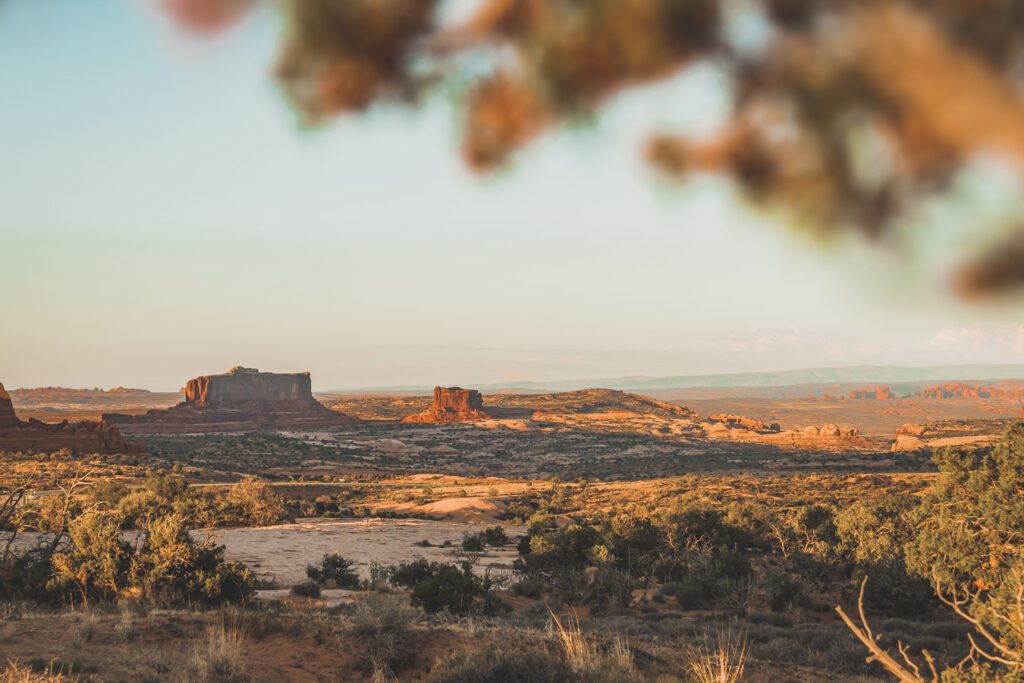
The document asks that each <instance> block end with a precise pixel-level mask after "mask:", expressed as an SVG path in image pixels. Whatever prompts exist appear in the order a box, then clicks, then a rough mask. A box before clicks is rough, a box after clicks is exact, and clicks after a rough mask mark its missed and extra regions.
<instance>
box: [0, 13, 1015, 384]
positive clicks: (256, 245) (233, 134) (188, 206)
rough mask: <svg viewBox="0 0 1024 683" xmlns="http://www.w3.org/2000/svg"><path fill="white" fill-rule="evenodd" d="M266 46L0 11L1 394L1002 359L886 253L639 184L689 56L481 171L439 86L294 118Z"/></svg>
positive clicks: (959, 311)
mask: <svg viewBox="0 0 1024 683" xmlns="http://www.w3.org/2000/svg"><path fill="white" fill-rule="evenodd" d="M277 30H278V29H277V24H276V21H275V19H274V18H273V17H272V16H270V15H268V14H261V15H258V16H256V17H254V18H252V19H249V20H247V21H246V22H244V23H243V24H242V25H241V26H239V27H237V28H236V29H233V30H232V31H230V32H229V33H227V34H225V35H223V36H220V37H218V38H216V39H214V40H202V39H198V38H195V37H192V36H187V35H184V34H182V32H181V31H180V30H178V29H177V28H175V27H174V26H172V25H170V24H169V23H168V22H167V21H166V19H164V18H163V17H162V16H161V15H160V14H159V13H158V12H157V11H156V10H155V9H154V3H153V2H149V1H148V0H101V1H99V2H82V0H47V2H40V1H39V0H8V2H7V3H6V4H3V3H0V93H2V94H3V95H2V98H0V292H2V294H0V297H2V298H0V305H2V317H0V320H2V328H0V382H4V383H5V384H6V385H7V386H8V387H17V386H37V385H50V384H61V385H65V386H94V385H99V386H110V385H117V384H124V385H133V386H144V387H149V388H177V387H178V386H180V385H181V384H183V383H184V381H185V380H186V379H187V378H189V377H191V376H194V375H196V374H200V373H207V372H216V371H221V370H224V369H227V368H228V367H230V366H232V365H237V364H244V365H247V366H254V367H260V368H262V369H267V370H279V371H289V370H311V371H312V372H313V378H314V386H315V388H317V389H328V388H337V387H351V386H368V385H388V384H420V383H424V384H428V383H433V382H437V383H456V382H459V383H467V384H471V383H473V382H500V381H502V380H518V379H568V378H579V377H598V376H611V375H627V374H679V373H693V372H701V371H707V372H720V371H740V370H756V369H784V368H793V367H806V366H812V365H843V364H857V363H875V362H887V363H907V364H923V363H942V362H950V363H953V362H971V361H978V362H986V361H1011V360H1019V358H1020V357H1021V355H1022V354H1024V331H1022V330H1024V328H1022V327H1021V326H1020V316H1019V315H1018V314H1017V311H1019V310H1020V309H1019V306H1018V307H1017V308H1014V307H1007V306H1004V307H1002V308H999V309H993V308H991V307H986V308H980V307H970V308H968V307H965V306H962V305H960V304H957V303H955V302H954V301H952V300H951V299H950V297H949V296H948V294H947V293H946V291H945V289H944V285H943V283H942V281H941V279H940V278H939V277H938V275H936V273H934V272H932V271H931V270H930V269H928V268H924V267H921V266H919V265H918V264H916V263H914V262H913V261H912V260H910V259H909V257H907V256H906V255H904V254H902V252H896V253H894V252H892V251H883V250H877V249H874V250H873V249H868V248H863V247H861V246H858V245H853V246H852V247H846V248H839V247H832V248H830V249H828V250H823V249H820V248H818V247H815V246H813V245H810V244H808V243H807V242H806V241H804V240H801V239H799V238H797V237H795V236H794V235H792V234H791V232H788V231H786V230H784V229H781V228H780V227H779V225H778V224H777V223H775V222H772V221H770V220H768V219H767V218H765V217H763V216H756V215H752V214H750V213H749V212H748V211H746V210H744V209H743V208H742V207H741V206H739V205H737V203H736V202H735V201H734V200H733V199H732V197H731V195H730V193H729V191H728V188H727V186H726V185H725V184H724V183H722V182H720V181H718V180H715V179H699V180H697V181H695V182H693V183H690V184H689V185H687V186H686V187H684V188H681V189H678V188H675V189H669V188H667V187H665V186H664V185H663V184H662V183H660V182H659V181H658V180H657V179H656V178H655V177H654V176H653V175H652V174H651V173H650V172H649V171H648V170H647V169H646V168H645V166H644V164H643V161H642V159H641V154H640V151H641V149H642V143H643V139H644V135H645V133H647V132H649V131H650V130H652V129H653V128H655V127H657V126H661V125H668V124H671V125H673V126H675V127H677V128H681V129H685V130H701V129H703V130H710V129H712V128H713V126H714V125H715V124H716V122H718V121H720V120H721V117H723V116H724V115H725V113H726V111H727V109H728V98H727V95H726V93H725V91H724V88H723V86H722V84H721V82H720V80H719V77H718V76H717V75H716V72H715V71H714V69H712V68H710V67H702V68H698V69H696V70H692V71H691V72H688V73H687V74H685V75H683V76H681V77H680V78H678V79H675V80H674V81H673V82H671V83H669V84H665V85H663V86H660V87H657V88H652V89H648V90H645V91H644V92H642V93H635V94H632V95H630V96H629V97H626V98H624V99H623V100H622V101H620V102H618V103H617V104H616V105H615V106H614V107H612V108H611V109H610V110H608V111H606V112H605V113H604V115H602V117H601V118H600V119H599V120H598V121H597V122H596V123H595V125H594V126H592V127H587V128H586V129H582V130H569V131H560V132H557V133H555V134H553V135H550V136H548V137H547V138H545V139H543V140H541V141H540V142H539V143H538V144H536V145H534V146H533V147H532V148H531V149H530V150H528V152H527V153H526V154H524V155H523V156H522V157H521V158H520V159H519V160H518V162H517V163H516V165H515V167H514V168H512V169H510V170H509V171H507V172H505V173H502V174H500V175H499V176H497V177H494V178H489V179H480V178H476V177H474V176H472V175H471V174H469V173H468V172H467V171H466V170H465V169H464V168H463V167H462V166H461V164H460V162H459V160H458V154H457V127H456V125H455V120H456V117H455V115H454V114H453V112H452V111H451V109H450V107H449V106H448V104H447V103H446V101H445V99H444V98H443V97H441V96H438V97H436V98H434V100H432V101H431V102H430V103H429V104H428V105H427V106H426V108H425V109H422V110H420V111H419V112H415V113H413V112H409V111H405V110H401V109H396V108H381V109H378V110H375V111H374V112H372V113H371V114H369V115H367V116H364V117H358V118H351V119H346V120H343V121H341V122H338V123H337V124H335V125H332V126H331V127H329V128H328V129H326V130H320V131H315V132H308V131H301V130H300V129H299V128H298V126H297V125H296V122H295V117H294V116H293V114H292V112H291V111H290V110H289V109H288V107H287V106H286V104H285V103H284V101H283V100H282V99H281V98H280V96H279V94H278V92H277V90H276V89H275V87H274V85H273V83H272V81H271V80H270V79H269V78H268V76H267V68H268V65H269V64H270V63H271V62H272V60H273V55H274V47H275V41H276V35H277ZM991 185H992V183H991V182H989V179H986V181H985V182H983V183H976V184H975V185H973V186H972V185H970V184H969V183H968V185H967V187H966V189H965V190H964V192H965V193H967V194H968V195H970V196H969V200H970V201H967V202H966V205H967V206H969V207H976V205H977V203H978V202H982V203H983V204H984V205H985V206H988V205H989V204H992V205H997V204H998V202H996V201H994V200H992V201H990V198H989V197H988V196H987V195H986V194H985V192H991V191H992V190H991ZM1015 189H1016V188H1008V189H1006V193H1012V191H1015ZM972 202H973V203H972ZM971 210H973V209H971ZM955 232H956V231H955V230H953V231H951V233H955ZM932 234H944V233H942V232H941V231H933V233H932ZM956 239H957V237H956V235H955V234H952V236H946V237H943V238H942V240H939V246H937V247H935V248H936V249H939V250H942V249H946V250H947V251H948V250H949V249H950V245H955V244H956Z"/></svg>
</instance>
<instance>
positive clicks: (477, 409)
mask: <svg viewBox="0 0 1024 683" xmlns="http://www.w3.org/2000/svg"><path fill="white" fill-rule="evenodd" d="M490 417H491V415H490V413H488V412H487V411H486V410H485V409H484V397H483V396H481V395H480V392H479V391H477V390H476V389H462V388H460V387H434V402H433V403H432V404H431V406H430V407H429V408H427V409H426V410H424V411H423V412H422V413H416V414H415V415H410V416H408V417H406V418H405V419H404V420H402V422H471V421H473V420H486V419H489V418H490Z"/></svg>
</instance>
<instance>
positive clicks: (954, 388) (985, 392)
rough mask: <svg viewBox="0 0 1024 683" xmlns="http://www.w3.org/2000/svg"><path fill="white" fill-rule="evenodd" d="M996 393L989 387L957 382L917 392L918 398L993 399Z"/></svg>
mask: <svg viewBox="0 0 1024 683" xmlns="http://www.w3.org/2000/svg"><path fill="white" fill-rule="evenodd" d="M996 393H997V390H996V389H993V388H991V387H981V386H972V385H970V384H961V383H959V382H950V383H949V384H935V385H932V386H930V387H925V388H924V389H922V390H921V391H919V392H917V396H918V397H919V398H993V397H994V396H995V395H996Z"/></svg>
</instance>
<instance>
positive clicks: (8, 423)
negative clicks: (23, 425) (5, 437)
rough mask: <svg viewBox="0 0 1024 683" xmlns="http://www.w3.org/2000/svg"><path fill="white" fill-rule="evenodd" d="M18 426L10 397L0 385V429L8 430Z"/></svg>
mask: <svg viewBox="0 0 1024 683" xmlns="http://www.w3.org/2000/svg"><path fill="white" fill-rule="evenodd" d="M19 424H20V421H19V420H18V416H17V415H15V414H14V405H13V404H12V403H11V395H10V394H8V393H7V390H6V389H4V385H3V384H0V429H10V428H12V427H17V426H18V425H19Z"/></svg>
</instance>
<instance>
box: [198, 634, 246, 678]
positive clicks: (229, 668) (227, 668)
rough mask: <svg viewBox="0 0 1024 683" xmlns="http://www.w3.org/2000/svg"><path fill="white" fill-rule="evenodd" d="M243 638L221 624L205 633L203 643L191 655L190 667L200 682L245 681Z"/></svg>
mask: <svg viewBox="0 0 1024 683" xmlns="http://www.w3.org/2000/svg"><path fill="white" fill-rule="evenodd" d="M244 646H245V636H244V635H243V634H242V632H241V631H238V630H235V629H229V628H227V627H225V626H224V625H223V624H221V625H220V626H217V627H211V628H210V629H209V630H208V631H207V637H206V642H205V643H198V644H197V646H196V649H195V651H194V652H193V654H192V667H193V669H194V670H195V673H196V675H197V678H198V680H200V681H243V680H245V678H246V676H245V647H244Z"/></svg>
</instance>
